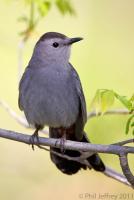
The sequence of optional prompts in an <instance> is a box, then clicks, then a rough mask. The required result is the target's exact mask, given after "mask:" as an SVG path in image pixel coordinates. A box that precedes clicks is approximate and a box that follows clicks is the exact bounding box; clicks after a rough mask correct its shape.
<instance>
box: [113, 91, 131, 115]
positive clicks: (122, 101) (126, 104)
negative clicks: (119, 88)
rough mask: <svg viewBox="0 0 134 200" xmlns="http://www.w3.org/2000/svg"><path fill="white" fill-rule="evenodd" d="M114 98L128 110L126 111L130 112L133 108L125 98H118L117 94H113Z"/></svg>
mask: <svg viewBox="0 0 134 200" xmlns="http://www.w3.org/2000/svg"><path fill="white" fill-rule="evenodd" d="M114 94H115V97H116V98H117V99H118V100H119V101H120V102H121V103H122V104H123V105H124V106H125V107H126V108H127V109H128V110H130V111H131V110H132V108H133V106H132V102H131V101H130V100H128V99H127V97H126V96H120V95H119V94H117V93H114Z"/></svg>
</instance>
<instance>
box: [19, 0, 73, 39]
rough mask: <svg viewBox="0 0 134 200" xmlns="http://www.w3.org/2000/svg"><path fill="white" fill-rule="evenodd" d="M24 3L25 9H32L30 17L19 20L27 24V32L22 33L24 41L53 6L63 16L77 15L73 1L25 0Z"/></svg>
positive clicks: (21, 17)
mask: <svg viewBox="0 0 134 200" xmlns="http://www.w3.org/2000/svg"><path fill="white" fill-rule="evenodd" d="M24 3H25V7H29V8H30V15H29V13H28V14H26V15H21V16H20V17H19V18H18V21H19V22H23V23H25V26H26V28H25V30H24V31H22V32H21V33H20V35H21V36H22V37H23V40H24V41H26V40H27V39H29V37H30V35H31V34H32V33H33V32H34V31H35V29H36V27H37V25H38V23H39V22H40V20H41V19H42V18H44V17H45V16H46V15H47V14H48V13H49V11H50V10H51V8H52V6H56V8H57V9H58V11H59V13H61V14H62V15H66V14H70V15H75V9H74V7H73V5H72V3H71V0H24Z"/></svg>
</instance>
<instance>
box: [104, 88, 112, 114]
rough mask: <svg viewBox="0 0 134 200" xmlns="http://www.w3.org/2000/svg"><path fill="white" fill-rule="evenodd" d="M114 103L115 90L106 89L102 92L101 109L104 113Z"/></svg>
mask: <svg viewBox="0 0 134 200" xmlns="http://www.w3.org/2000/svg"><path fill="white" fill-rule="evenodd" d="M113 104H114V92H113V91H112V90H105V91H103V92H102V93H101V111H102V113H104V112H105V111H106V110H107V109H109V108H110V107H111V106H112V105H113Z"/></svg>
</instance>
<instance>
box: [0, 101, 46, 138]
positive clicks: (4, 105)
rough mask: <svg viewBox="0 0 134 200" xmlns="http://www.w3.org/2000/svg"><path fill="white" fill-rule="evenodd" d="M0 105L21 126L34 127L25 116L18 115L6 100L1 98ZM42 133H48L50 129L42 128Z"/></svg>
mask: <svg viewBox="0 0 134 200" xmlns="http://www.w3.org/2000/svg"><path fill="white" fill-rule="evenodd" d="M0 106H1V107H2V108H4V109H5V110H6V112H7V113H8V114H9V115H10V116H11V117H12V118H13V119H14V120H16V121H17V122H18V124H20V125H21V126H23V127H25V128H27V129H34V127H32V126H30V125H29V124H28V123H27V120H26V118H25V117H23V116H20V115H18V114H17V113H16V112H15V111H14V110H13V109H12V108H11V107H10V106H9V105H8V104H7V103H6V102H5V101H2V100H0ZM41 132H42V133H44V134H46V135H48V130H46V129H45V130H41Z"/></svg>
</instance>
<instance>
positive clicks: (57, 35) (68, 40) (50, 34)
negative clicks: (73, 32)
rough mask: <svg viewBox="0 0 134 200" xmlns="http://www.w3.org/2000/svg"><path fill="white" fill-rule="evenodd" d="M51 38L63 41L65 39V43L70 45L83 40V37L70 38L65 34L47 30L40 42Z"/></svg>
mask: <svg viewBox="0 0 134 200" xmlns="http://www.w3.org/2000/svg"><path fill="white" fill-rule="evenodd" d="M50 39H61V40H62V41H65V43H64V44H65V45H70V44H73V43H75V42H79V41H80V40H83V38H82V37H75V38H69V37H67V36H66V35H64V34H61V33H57V32H47V33H45V34H44V35H42V36H41V37H40V39H39V41H38V42H41V41H45V40H50Z"/></svg>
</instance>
